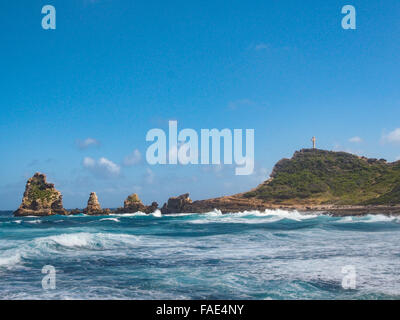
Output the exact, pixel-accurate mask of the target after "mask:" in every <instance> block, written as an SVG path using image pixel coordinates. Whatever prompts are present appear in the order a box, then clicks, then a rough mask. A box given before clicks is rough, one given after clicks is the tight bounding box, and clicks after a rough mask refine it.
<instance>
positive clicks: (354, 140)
mask: <svg viewBox="0 0 400 320" xmlns="http://www.w3.org/2000/svg"><path fill="white" fill-rule="evenodd" d="M362 141H363V140H362V139H361V138H360V137H358V136H355V137H352V138H350V139H349V142H351V143H361V142H362Z"/></svg>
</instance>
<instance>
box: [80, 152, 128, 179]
mask: <svg viewBox="0 0 400 320" xmlns="http://www.w3.org/2000/svg"><path fill="white" fill-rule="evenodd" d="M83 166H84V167H85V168H86V169H88V170H90V171H91V172H92V173H93V174H95V175H99V176H102V177H108V178H110V177H118V176H119V175H120V173H121V168H120V166H119V165H117V164H115V163H114V162H112V161H111V160H108V159H106V158H104V157H102V158H100V159H99V160H97V161H96V160H95V159H93V158H90V157H85V158H84V159H83Z"/></svg>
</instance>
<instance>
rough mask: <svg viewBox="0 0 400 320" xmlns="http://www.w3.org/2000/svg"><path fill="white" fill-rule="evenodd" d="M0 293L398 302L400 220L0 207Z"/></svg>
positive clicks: (52, 296)
mask: <svg viewBox="0 0 400 320" xmlns="http://www.w3.org/2000/svg"><path fill="white" fill-rule="evenodd" d="M48 265H50V266H53V267H54V268H55V288H54V289H44V288H43V287H42V279H43V277H45V276H46V274H43V273H42V268H43V267H44V266H48ZM349 270H352V275H351V276H352V278H351V279H352V281H353V282H352V283H353V285H352V286H350V287H348V286H346V285H343V283H344V284H346V283H348V282H346V281H344V279H345V278H346V277H348V275H349V273H348V272H349ZM346 279H348V278H346ZM0 299H180V300H181V299H400V217H399V218H398V217H387V216H384V215H368V216H364V217H332V216H328V215H322V214H315V213H313V214H311V213H310V214H300V213H298V212H288V211H283V210H276V211H269V210H267V211H265V212H258V211H250V212H242V213H234V214H224V215H223V214H221V213H220V212H219V211H218V210H215V211H214V212H210V213H206V214H185V215H168V216H163V215H161V214H160V212H159V211H157V212H156V213H154V214H151V215H145V214H142V213H133V214H124V215H110V216H98V217H91V216H84V215H77V216H51V217H40V218H39V217H24V218H21V217H13V216H12V213H11V212H3V213H2V214H1V215H0Z"/></svg>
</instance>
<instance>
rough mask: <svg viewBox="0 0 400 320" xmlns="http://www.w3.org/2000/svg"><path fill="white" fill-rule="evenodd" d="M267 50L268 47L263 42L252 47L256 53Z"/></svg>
mask: <svg viewBox="0 0 400 320" xmlns="http://www.w3.org/2000/svg"><path fill="white" fill-rule="evenodd" d="M268 48H269V45H268V44H266V43H264V42H260V43H257V44H256V45H254V50H257V51H260V50H267V49H268Z"/></svg>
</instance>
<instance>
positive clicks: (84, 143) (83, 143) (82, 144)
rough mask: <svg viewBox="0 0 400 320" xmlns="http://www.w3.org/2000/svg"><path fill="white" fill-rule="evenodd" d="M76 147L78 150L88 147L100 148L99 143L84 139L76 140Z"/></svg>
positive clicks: (94, 140) (92, 139) (91, 139)
mask: <svg viewBox="0 0 400 320" xmlns="http://www.w3.org/2000/svg"><path fill="white" fill-rule="evenodd" d="M76 145H77V146H78V148H79V149H81V150H83V149H87V148H89V147H93V146H94V147H98V146H100V141H98V140H96V139H94V138H86V139H85V140H77V141H76Z"/></svg>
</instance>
